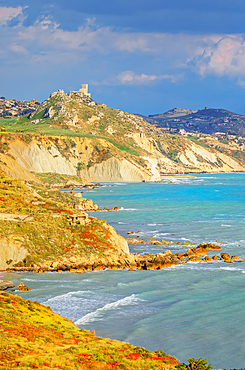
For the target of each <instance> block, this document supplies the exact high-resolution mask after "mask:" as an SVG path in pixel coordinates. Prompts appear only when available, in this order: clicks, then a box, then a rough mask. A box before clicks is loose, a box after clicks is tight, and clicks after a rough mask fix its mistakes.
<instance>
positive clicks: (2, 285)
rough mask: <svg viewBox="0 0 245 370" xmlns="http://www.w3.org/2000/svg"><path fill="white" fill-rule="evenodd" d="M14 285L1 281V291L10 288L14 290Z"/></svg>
mask: <svg viewBox="0 0 245 370" xmlns="http://www.w3.org/2000/svg"><path fill="white" fill-rule="evenodd" d="M14 286H15V285H14V283H13V282H12V281H9V280H0V290H6V289H8V288H14Z"/></svg>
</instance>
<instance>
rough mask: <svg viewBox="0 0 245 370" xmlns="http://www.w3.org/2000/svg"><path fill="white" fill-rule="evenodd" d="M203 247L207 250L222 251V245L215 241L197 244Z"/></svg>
mask: <svg viewBox="0 0 245 370" xmlns="http://www.w3.org/2000/svg"><path fill="white" fill-rule="evenodd" d="M199 247H202V248H205V249H206V250H207V251H220V249H221V248H220V246H219V245H216V244H213V243H205V242H204V243H201V244H199V245H198V246H197V248H199Z"/></svg>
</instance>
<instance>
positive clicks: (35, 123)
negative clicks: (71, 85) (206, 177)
mask: <svg viewBox="0 0 245 370" xmlns="http://www.w3.org/2000/svg"><path fill="white" fill-rule="evenodd" d="M185 113H186V111H185V110H179V109H177V110H173V111H170V112H169V113H168V116H173V115H176V114H177V115H178V116H179V119H182V118H183V117H186V116H181V114H185ZM192 114H197V113H192ZM189 115H190V114H189ZM159 119H160V118H159ZM0 128H1V132H0V166H1V168H2V170H3V171H5V173H7V174H9V175H11V176H14V177H21V178H25V179H27V180H32V181H37V182H38V181H39V180H38V178H40V176H41V175H42V176H41V178H42V181H45V174H46V177H47V178H48V177H49V178H50V176H49V175H48V174H49V173H53V174H58V175H68V176H73V177H74V176H75V177H76V176H78V177H79V178H80V181H82V182H88V181H97V182H106V181H136V182H137V181H159V180H160V178H161V176H163V175H164V174H166V173H196V172H222V171H225V172H229V171H244V168H245V155H244V144H245V140H244V138H243V137H237V136H236V135H228V136H227V135H226V136H225V135H223V136H222V135H221V136H220V135H208V134H205V135H204V134H203V135H198V134H192V133H187V134H186V133H185V135H180V133H181V132H179V131H176V132H173V133H171V132H165V131H164V130H163V129H161V128H159V127H155V126H154V125H152V124H150V123H148V122H146V121H145V120H144V119H143V118H142V117H139V116H137V115H133V114H130V113H127V112H123V111H120V110H118V109H112V108H108V107H107V106H106V105H105V104H98V103H96V102H95V101H93V100H92V99H91V97H90V96H89V94H85V93H83V92H82V91H80V90H79V91H71V92H69V93H65V92H64V91H63V90H58V91H56V92H54V93H52V94H51V95H50V96H49V97H48V98H47V99H46V100H45V101H44V102H43V103H41V104H40V105H38V106H37V109H36V110H35V111H33V112H32V113H29V114H27V115H22V116H20V117H15V118H9V119H8V118H5V119H0Z"/></svg>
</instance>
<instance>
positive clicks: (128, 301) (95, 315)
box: [75, 294, 142, 325]
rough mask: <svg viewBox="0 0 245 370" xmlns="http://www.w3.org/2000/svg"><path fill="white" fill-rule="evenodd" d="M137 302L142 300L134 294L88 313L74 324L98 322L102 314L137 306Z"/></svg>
mask: <svg viewBox="0 0 245 370" xmlns="http://www.w3.org/2000/svg"><path fill="white" fill-rule="evenodd" d="M138 301H142V299H140V298H137V297H136V296H135V294H132V295H131V296H129V297H125V298H123V299H119V300H118V301H116V302H112V303H107V304H106V305H105V306H103V307H101V308H98V309H97V310H96V311H93V312H90V313H88V314H87V315H85V316H83V317H81V318H80V319H78V320H77V321H76V322H75V324H76V325H84V324H88V323H90V322H93V321H96V320H99V319H100V317H101V316H103V314H104V313H105V312H106V311H108V310H114V309H117V308H118V307H120V306H127V305H134V304H137V302H138Z"/></svg>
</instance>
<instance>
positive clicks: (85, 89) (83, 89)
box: [78, 84, 91, 98]
mask: <svg viewBox="0 0 245 370" xmlns="http://www.w3.org/2000/svg"><path fill="white" fill-rule="evenodd" d="M78 91H79V92H80V93H83V94H84V95H86V96H88V97H89V98H90V97H91V94H90V93H88V84H82V85H81V89H80V90H78Z"/></svg>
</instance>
